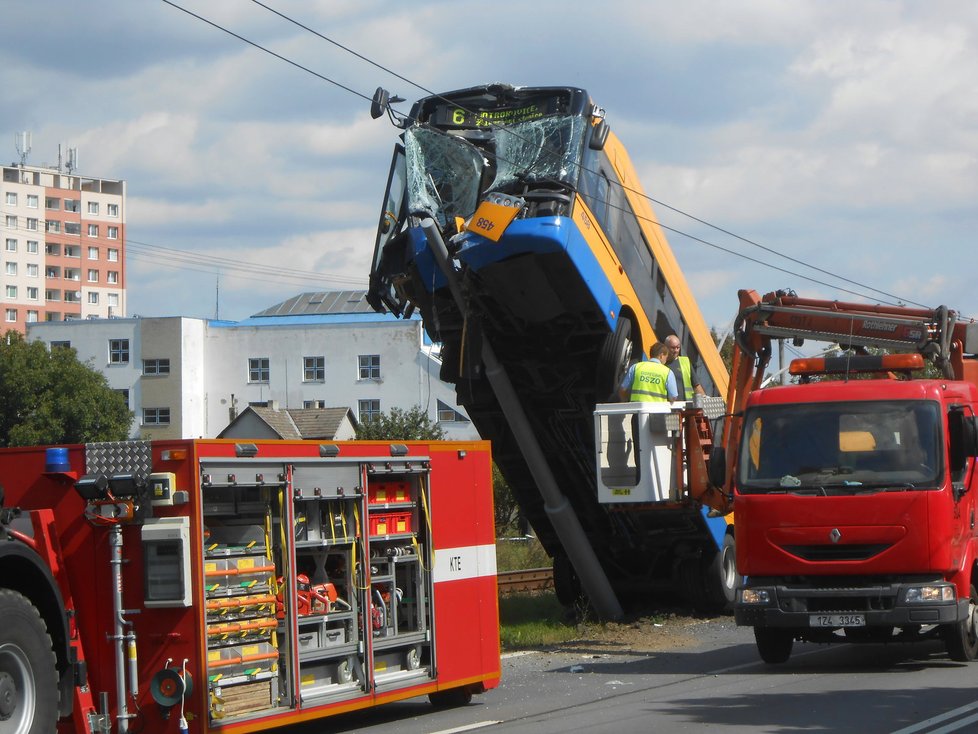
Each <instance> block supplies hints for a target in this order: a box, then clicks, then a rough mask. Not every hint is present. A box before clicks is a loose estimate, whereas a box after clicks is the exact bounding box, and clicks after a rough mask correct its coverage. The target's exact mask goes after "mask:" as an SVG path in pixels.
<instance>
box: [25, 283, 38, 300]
mask: <svg viewBox="0 0 978 734" xmlns="http://www.w3.org/2000/svg"><path fill="white" fill-rule="evenodd" d="M27 300H28V301H36V300H37V286H33V285H29V286H27Z"/></svg>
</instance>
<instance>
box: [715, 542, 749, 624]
mask: <svg viewBox="0 0 978 734" xmlns="http://www.w3.org/2000/svg"><path fill="white" fill-rule="evenodd" d="M708 578H709V580H708V583H709V584H711V585H714V586H716V587H717V591H715V592H714V593H713V594H711V597H712V598H714V599H715V600H717V601H720V600H721V599H722V602H721V603H722V604H723V606H724V607H725V608H727V609H732V608H733V605H734V602H736V601H737V589H738V588H739V587H740V586H741V585H742V584H743V582H744V577H743V576H741V575H740V574H739V573H737V545H736V541H735V539H734V536H733V533H727V534H726V535H724V536H723V545H722V546H720V550H719V551H717V554H716V555H715V556H714V557H713V561H712V563H711V565H710V572H709V577H708Z"/></svg>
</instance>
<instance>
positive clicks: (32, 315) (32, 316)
mask: <svg viewBox="0 0 978 734" xmlns="http://www.w3.org/2000/svg"><path fill="white" fill-rule="evenodd" d="M27 323H28V324H36V323H37V311H30V310H28V311H27Z"/></svg>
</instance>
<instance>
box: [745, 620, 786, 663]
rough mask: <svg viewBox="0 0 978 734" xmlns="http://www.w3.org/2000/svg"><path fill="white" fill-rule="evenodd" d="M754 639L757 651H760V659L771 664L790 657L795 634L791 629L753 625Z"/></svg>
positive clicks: (782, 661) (781, 661) (784, 660)
mask: <svg viewBox="0 0 978 734" xmlns="http://www.w3.org/2000/svg"><path fill="white" fill-rule="evenodd" d="M754 641H755V642H756V643H757V652H758V653H760V656H761V660H763V661H764V662H765V663H770V664H771V665H778V664H780V663H784V662H787V661H788V658H790V657H791V648H792V646H793V645H794V644H795V635H794V632H792V631H791V630H785V629H779V628H777V627H755V628H754Z"/></svg>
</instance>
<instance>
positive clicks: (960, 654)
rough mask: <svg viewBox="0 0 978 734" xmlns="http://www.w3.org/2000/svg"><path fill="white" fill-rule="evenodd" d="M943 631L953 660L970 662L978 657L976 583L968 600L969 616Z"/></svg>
mask: <svg viewBox="0 0 978 734" xmlns="http://www.w3.org/2000/svg"><path fill="white" fill-rule="evenodd" d="M942 632H943V633H944V646H945V647H946V648H947V654H948V657H950V658H951V660H956V661H958V662H962V663H968V662H971V661H972V660H974V659H975V658H976V657H978V591H976V590H975V585H974V584H972V585H971V598H970V599H969V600H968V616H967V617H966V618H965V619H963V620H961V621H960V622H957V623H956V624H949V625H945V626H944V628H943V629H942Z"/></svg>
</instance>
